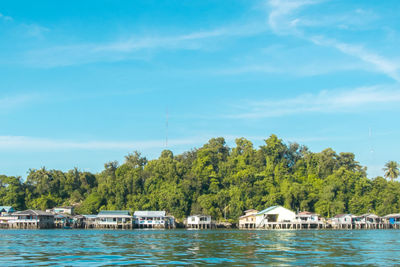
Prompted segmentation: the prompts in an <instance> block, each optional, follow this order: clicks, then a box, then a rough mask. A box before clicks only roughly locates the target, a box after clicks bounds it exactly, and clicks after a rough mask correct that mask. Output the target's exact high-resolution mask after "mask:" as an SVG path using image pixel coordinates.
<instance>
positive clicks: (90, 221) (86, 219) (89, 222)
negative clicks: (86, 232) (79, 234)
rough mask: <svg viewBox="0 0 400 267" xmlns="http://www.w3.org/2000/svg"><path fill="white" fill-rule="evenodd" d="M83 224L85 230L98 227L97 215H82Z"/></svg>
mask: <svg viewBox="0 0 400 267" xmlns="http://www.w3.org/2000/svg"><path fill="white" fill-rule="evenodd" d="M82 217H83V218H82V221H83V222H82V223H83V228H85V229H91V228H95V227H96V219H97V215H92V214H86V215H82Z"/></svg>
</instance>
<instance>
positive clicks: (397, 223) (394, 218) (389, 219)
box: [383, 213, 400, 229]
mask: <svg viewBox="0 0 400 267" xmlns="http://www.w3.org/2000/svg"><path fill="white" fill-rule="evenodd" d="M383 219H384V221H385V222H386V223H387V224H389V226H390V227H391V228H396V229H399V228H400V213H393V214H388V215H386V216H383Z"/></svg>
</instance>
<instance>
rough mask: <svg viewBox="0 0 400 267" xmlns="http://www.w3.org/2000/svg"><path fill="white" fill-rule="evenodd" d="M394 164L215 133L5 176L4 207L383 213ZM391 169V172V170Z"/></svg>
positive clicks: (396, 188)
mask: <svg viewBox="0 0 400 267" xmlns="http://www.w3.org/2000/svg"><path fill="white" fill-rule="evenodd" d="M393 166H394V167H396V168H397V176H398V165H397V163H395V162H394V163H391V164H390V165H387V166H386V168H385V172H386V173H385V176H387V177H389V178H391V180H390V181H387V180H385V179H384V178H382V177H376V178H375V179H368V178H367V176H366V168H365V167H363V166H361V165H360V164H359V163H358V162H357V161H356V160H355V156H354V154H352V153H339V154H337V153H336V152H335V151H333V150H332V149H330V148H328V149H325V150H323V151H322V152H319V153H313V152H310V151H309V150H308V149H307V147H304V146H300V145H298V144H296V143H292V144H288V145H287V144H285V143H283V142H282V140H281V139H279V138H278V137H277V136H276V135H271V136H270V137H269V138H268V139H266V140H265V144H264V145H262V146H260V147H259V148H254V147H253V144H252V142H250V141H249V140H246V139H245V138H239V139H237V140H236V146H235V147H234V148H229V147H228V146H227V145H226V143H225V140H224V139H223V138H221V137H220V138H213V139H211V140H209V142H208V143H207V144H205V145H204V146H202V147H201V148H198V149H195V150H191V151H187V152H185V153H183V154H180V155H173V153H172V151H170V150H164V151H163V152H162V153H161V155H160V157H159V158H158V159H154V160H147V159H146V158H145V157H142V155H141V154H140V153H139V152H136V151H135V152H133V153H132V154H129V155H127V156H126V157H125V162H124V163H123V164H121V165H119V164H118V162H115V161H113V162H108V163H106V164H105V165H104V170H103V171H102V172H100V173H98V174H92V173H89V172H81V171H79V170H78V169H77V168H74V169H72V170H70V171H68V172H62V171H59V170H47V169H45V168H42V169H39V170H29V174H28V177H27V179H26V181H22V180H21V179H20V178H17V177H7V176H4V175H2V176H0V205H13V206H15V208H17V209H24V208H35V209H46V208H51V207H54V206H56V205H77V211H78V212H80V213H85V214H91V213H96V212H98V211H99V210H101V209H128V210H132V211H133V210H166V211H167V212H169V213H170V214H172V215H174V216H176V217H177V218H184V217H185V216H187V215H189V214H196V213H204V214H209V215H211V216H213V218H215V219H217V220H223V219H225V218H226V219H227V220H229V221H231V222H235V221H237V218H238V217H239V216H240V215H241V214H242V213H243V211H244V210H246V209H251V208H254V209H259V210H260V209H263V208H266V207H268V206H271V205H283V206H285V207H287V208H290V209H292V210H295V211H300V210H309V211H315V212H317V213H319V214H321V215H322V216H327V217H331V216H334V215H336V214H338V213H344V212H349V213H354V214H361V213H365V212H375V213H377V214H379V215H384V214H387V213H394V212H400V183H399V182H396V181H393V180H394V178H396V177H397V176H396V175H394V174H396V168H394V167H393ZM393 173H394V174H393Z"/></svg>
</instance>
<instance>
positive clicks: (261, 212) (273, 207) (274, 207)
mask: <svg viewBox="0 0 400 267" xmlns="http://www.w3.org/2000/svg"><path fill="white" fill-rule="evenodd" d="M278 207H280V206H272V207H269V208H266V209H265V210H262V211H260V212H258V213H257V215H259V214H264V213H267V212H268V211H271V210H273V209H276V208H278Z"/></svg>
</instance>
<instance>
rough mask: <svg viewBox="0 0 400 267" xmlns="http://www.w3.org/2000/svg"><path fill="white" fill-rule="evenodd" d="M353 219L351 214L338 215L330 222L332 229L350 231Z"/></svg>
mask: <svg viewBox="0 0 400 267" xmlns="http://www.w3.org/2000/svg"><path fill="white" fill-rule="evenodd" d="M354 217H355V216H354V215H352V214H338V215H336V216H335V217H333V218H332V220H331V224H332V227H333V228H335V229H351V228H352V225H353V218H354Z"/></svg>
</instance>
